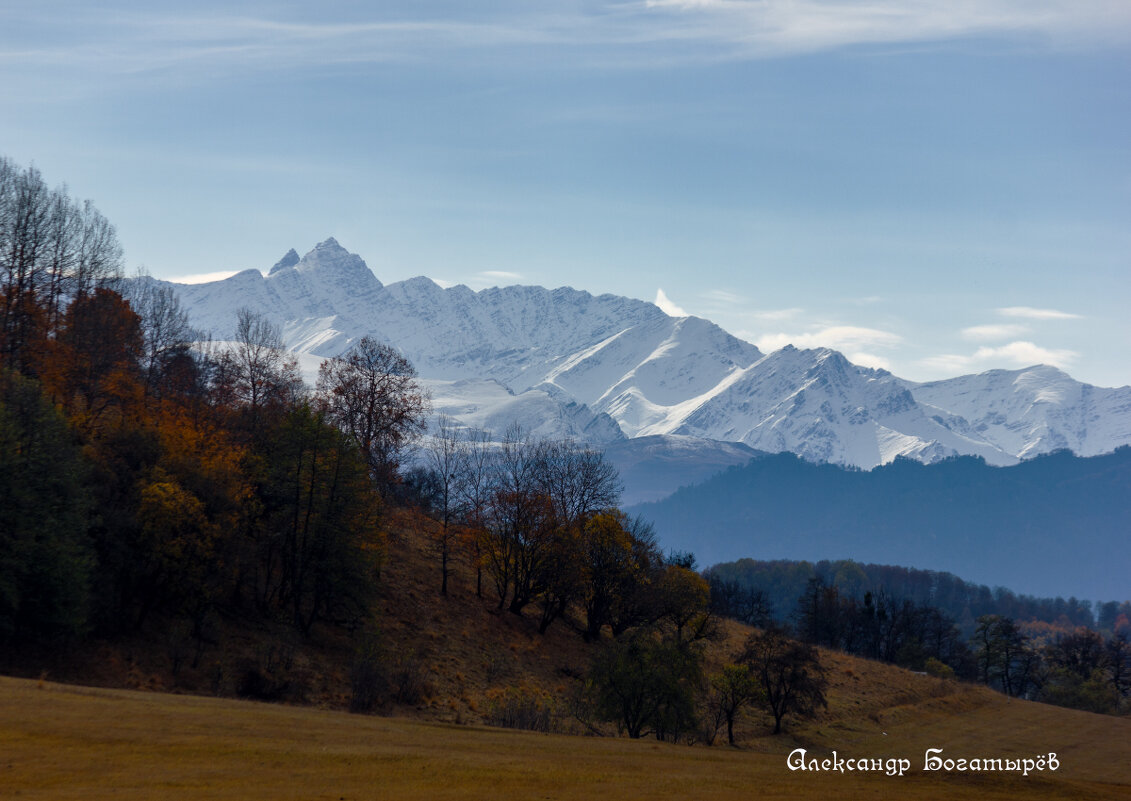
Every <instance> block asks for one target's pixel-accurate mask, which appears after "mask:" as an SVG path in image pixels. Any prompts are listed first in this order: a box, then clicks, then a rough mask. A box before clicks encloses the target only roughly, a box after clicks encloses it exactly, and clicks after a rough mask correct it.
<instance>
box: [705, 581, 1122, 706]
mask: <svg viewBox="0 0 1131 801" xmlns="http://www.w3.org/2000/svg"><path fill="white" fill-rule="evenodd" d="M736 576H737V577H736ZM806 576H807V578H805V577H806ZM758 577H763V578H762V579H761V580H763V581H765V584H764V585H762V586H766V587H769V588H770V590H769V591H767V590H764V589H760V588H756V586H757V585H754V584H752V583H747V582H755V581H758V580H759V578H758ZM826 577H830V578H826ZM707 578H708V581H709V583H710V585H711V587H712V596H711V598H712V601H711V602H712V605H713V608H714V609H715V610H716V612H717V613H718V614H720V615H724V616H728V617H735V618H737V619H741V620H745V621H747V622H754V620H755V618H760V619H762V620H772V617H773V616H772V614H771V612H772V610H773V609H774V604H773V603H772V601H771V600H770V597H771V593H774V595H775V597H780V596H781V594H782V593H783V592H788V591H789V590H788V589H787V588H789V587H790V586H791V585H792V584H793V582H797V581H799V580H800V579H802V578H804V585H803V588H802V589H801V591H800V592H799V594H798V595H797V596H796V599H795V600H794V601H793V602H792V603H788V604H782V605H781V606H779V607H778V608H782V607H784V608H785V609H790V610H792V611H791V612H790V613H789V616H790V619H791V620H792V621H793V622H794V624H795V626H796V632H797V636H798V637H799V638H800V639H801V640H803V641H804V642H807V643H811V644H814V645H819V646H822V647H826V648H834V649H838V650H842V651H845V652H847V653H851V654H855V655H859V656H864V657H867V658H870V659H876V660H880V661H884V662H890V663H893V664H897V665H900V666H902V667H906V668H910V669H913V670H922V671H925V672H927V673H930V674H932V675H936V676H940V677H958V678H963V679H967V680H972V681H980V682H982V683H985V684H987V685H990V686H992V687H995V688H996V689H998V690H1000V691H1001V692H1004V693H1006V694H1008V695H1013V696H1017V697H1023V698H1029V699H1032V700H1040V701H1046V702H1048V703H1054V704H1058V705H1061V706H1071V707H1074V708H1079V709H1087V710H1089V711H1095V712H1120V711H1125V710H1126V709H1128V707H1129V706H1131V701H1129V700H1128V699H1129V695H1131V667H1129V666H1131V647H1129V645H1128V638H1129V636H1131V623H1129V617H1128V614H1127V613H1128V612H1129V611H1131V609H1128V606H1129V605H1128V604H1126V603H1124V604H1116V603H1111V604H1101V605H1099V610H1100V616H1099V617H1100V620H1101V621H1103V622H1104V624H1106V625H1107V626H1108V628H1106V636H1105V633H1102V632H1098V631H1095V630H1093V629H1091V628H1089V627H1088V626H1087V625H1081V624H1078V623H1076V622H1075V621H1076V620H1086V621H1088V622H1089V623H1091V621H1092V619H1093V618H1092V609H1091V605H1090V604H1087V603H1086V602H1084V603H1081V602H1077V601H1076V600H1075V599H1070V600H1069V602H1064V601H1063V600H1062V599H1056V600H1054V601H1049V600H1041V599H1032V598H1025V597H1021V598H1018V597H1017V596H1014V595H1013V594H1012V593H1009V592H1008V591H1005V590H998V591H996V592H995V593H992V594H991V593H989V591H988V590H987V589H986V588H985V587H976V586H975V585H970V584H966V583H965V582H961V581H960V580H958V579H956V578H955V577H954V576H950V575H949V574H945V573H933V572H931V571H916V570H908V569H906V568H894V567H886V566H878V565H860V564H857V563H854V562H819V563H817V565H810V564H809V563H805V562H755V561H754V560H740V561H739V562H735V563H730V564H726V565H716V566H715V567H713V568H711V569H710V570H708V571H707ZM888 578H890V579H891V584H892V585H893V586H895V587H899V588H903V589H904V590H907V589H910V590H911V591H913V592H917V593H918V594H919V595H920V597H926V598H942V599H949V600H950V602H951V603H954V602H955V601H956V600H957V601H960V602H961V603H962V604H963V606H962V613H963V616H964V617H966V616H969V615H970V614H971V605H972V604H979V603H983V604H985V606H984V607H983V606H977V605H975V606H974V608H975V609H978V610H979V611H982V610H983V609H984V608H985V607H989V608H990V609H995V608H1005V609H1019V610H1022V612H1029V613H1030V614H1032V613H1034V612H1041V611H1043V612H1044V613H1045V614H1046V615H1047V616H1048V617H1050V618H1051V622H1050V621H1044V620H1041V619H1039V618H1036V617H1035V616H1034V617H1031V618H1030V619H1029V620H1027V621H1025V622H1019V621H1018V620H1017V619H1016V618H1014V617H1012V616H1010V615H1006V614H999V613H996V612H986V613H983V614H980V615H979V617H978V618H977V619H976V620H975V621H974V622H973V626H972V628H971V630H970V631H969V632H963V631H962V629H961V627H960V626H959V625H958V624H957V623H956V621H955V620H954V618H953V617H951V615H950V614H948V613H947V611H945V610H944V609H941V608H939V607H937V606H935V605H932V604H931V603H929V602H927V601H919V600H914V599H912V598H907V597H899V596H898V595H896V594H895V593H894V592H891V591H890V590H889V587H888V586H887V585H885V583H884V582H885V580H886V579H888ZM857 593H859V594H857ZM1053 613H1056V614H1055V616H1053ZM771 625H772V624H771Z"/></svg>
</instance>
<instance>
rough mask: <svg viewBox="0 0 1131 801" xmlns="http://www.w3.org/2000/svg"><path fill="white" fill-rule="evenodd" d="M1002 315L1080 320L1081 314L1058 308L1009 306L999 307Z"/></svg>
mask: <svg viewBox="0 0 1131 801" xmlns="http://www.w3.org/2000/svg"><path fill="white" fill-rule="evenodd" d="M997 313H998V314H1000V315H1001V316H1002V317H1022V318H1025V319H1026V320H1078V319H1080V315H1079V314H1072V313H1070V312H1063V311H1057V310H1056V309H1034V308H1032V307H1031V306H1007V307H1005V308H1003V309H998V310H997Z"/></svg>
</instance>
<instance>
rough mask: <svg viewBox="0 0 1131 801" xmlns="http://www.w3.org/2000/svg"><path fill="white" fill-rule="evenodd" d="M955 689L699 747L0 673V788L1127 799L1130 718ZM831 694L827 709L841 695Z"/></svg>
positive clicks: (169, 794)
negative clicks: (817, 764) (1044, 760)
mask: <svg viewBox="0 0 1131 801" xmlns="http://www.w3.org/2000/svg"><path fill="white" fill-rule="evenodd" d="M877 667H881V666H877ZM950 686H951V692H949V693H942V692H935V693H926V694H921V695H920V696H919V697H916V698H913V697H911V696H908V698H907V701H908V702H907V703H903V704H894V705H887V706H885V707H884V708H883V709H872V710H871V711H868V712H866V713H865V714H863V715H861V716H857V715H851V714H847V713H846V714H842V715H837V714H829V715H826V716H823V717H822V718H821V719H818V720H817V721H814V722H812V723H810V724H807V725H806V726H803V727H798V728H796V729H795V730H793V731H792V732H791V733H790V734H788V735H785V736H781V737H765V736H763V737H755V738H749V739H747V740H745V741H744V743H743V744H742V746H741V747H739V748H730V747H727V746H719V745H716V746H714V747H711V748H707V747H704V746H683V745H671V744H667V743H658V742H655V741H652V740H640V741H630V740H627V739H618V738H598V737H576V736H564V735H539V734H529V733H524V732H515V731H509V730H501V729H489V728H482V727H470V726H456V725H451V724H444V723H436V722H424V721H416V720H407V719H402V718H383V717H370V716H358V715H350V714H347V713H343V712H338V711H330V710H323V709H317V708H313V707H294V706H281V705H271V704H257V703H251V702H244V701H233V700H227V699H216V698H204V697H197V696H185V695H170V694H160V693H147V692H140V691H129V690H111V689H92V688H84V687H75V686H68V685H60V684H54V683H50V682H36V681H34V680H26V679H11V678H0V798H20V799H52V800H53V801H54V800H55V799H58V800H59V801H63V799H83V800H84V801H94V800H95V799H109V798H114V799H133V798H137V799H154V798H184V799H196V798H199V799H270V800H271V801H283V800H284V799H296V800H297V799H338V801H341V800H342V799H399V798H429V799H455V798H490V799H494V800H495V801H506V800H507V799H533V798H539V799H573V798H584V799H593V798H601V797H617V798H651V799H667V798H703V799H731V798H734V799H748V798H805V797H814V798H818V797H820V798H827V797H830V796H835V797H836V798H838V799H854V798H893V797H900V798H925V799H926V798H930V799H965V798H969V799H997V798H1027V799H1044V798H1049V799H1052V798H1059V799H1093V798H1094V799H1101V798H1131V721H1129V720H1127V719H1120V718H1113V717H1105V716H1099V715H1092V714H1087V713H1083V712H1075V711H1071V710H1065V709H1060V708H1056V707H1051V706H1046V705H1042V704H1034V703H1028V702H1023V701H1017V700H1009V699H1006V698H1004V697H1002V696H998V695H996V694H994V693H991V692H989V691H987V690H984V689H981V688H975V687H969V686H966V685H956V684H953V683H950ZM838 692H839V693H840V696H839V702H838V701H837V700H836V697H834V699H831V700H832V706H833V708H835V707H836V706H838V705H843V704H844V703H845V702H846V701H847V700H848V699H847V697H846V694H845V691H844V690H843V689H841V690H838ZM799 746H803V747H806V748H808V749H809V750H810V752H811V753H813V754H818V755H821V756H824V755H826V754H827V752H828V751H830V750H832V749H834V748H835V749H837V750H838V752H839V753H840V754H841V756H866V757H886V756H905V757H908V758H909V759H911V761H912V768H911V770H910V772H909V773H908V774H907V775H905V776H902V777H898V776H890V777H889V776H886V775H882V774H852V773H848V774H838V773H812V772H806V773H802V772H791V771H790V770H788V769H787V767H786V755H787V754H788V752H789V751H790V750H792V749H793V748H796V747H799ZM928 747H937V748H943V749H945V756H948V757H949V756H953V757H958V756H967V757H978V756H984V757H997V756H1035V755H1038V754H1043V753H1047V752H1048V751H1055V752H1056V753H1057V754H1058V756H1059V759H1060V769H1059V771H1057V772H1056V773H1048V772H1045V773H1044V774H1039V775H1034V774H1031V775H1030V776H1028V777H1022V776H1020V775H1017V774H981V775H979V774H971V773H965V774H960V773H955V774H949V775H947V774H939V773H932V774H925V773H923V772H922V760H923V752H924V750H925V749H926V748H928Z"/></svg>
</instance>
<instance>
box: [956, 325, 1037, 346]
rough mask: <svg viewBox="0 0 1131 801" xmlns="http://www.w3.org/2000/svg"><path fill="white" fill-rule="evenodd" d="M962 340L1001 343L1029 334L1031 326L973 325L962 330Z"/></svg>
mask: <svg viewBox="0 0 1131 801" xmlns="http://www.w3.org/2000/svg"><path fill="white" fill-rule="evenodd" d="M961 333H962V338H963V339H968V340H971V341H973V342H999V341H1001V340H1003V339H1013V338H1015V337H1019V336H1021V335H1023V334H1027V333H1029V326H1027V325H1020V324H1018V323H1000V324H991V325H972V326H970V327H969V328H963V329H962V332H961Z"/></svg>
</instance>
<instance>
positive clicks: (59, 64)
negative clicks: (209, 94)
mask: <svg viewBox="0 0 1131 801" xmlns="http://www.w3.org/2000/svg"><path fill="white" fill-rule="evenodd" d="M27 5H28V6H29V9H28V10H27V11H26V12H25V13H24V14H23V15H22V16H21V14H20V13H19V12H9V14H8V16H9V17H12V18H14V21H16V22H23V21H26V20H34V19H35V18H36V14H37V12H35V11H34V8H31V6H33V4H27ZM319 12H320V14H321V18H320V19H319V20H317V21H315V20H311V19H294V18H291V19H284V18H281V17H278V16H251V15H247V14H237V13H230V12H228V11H227V9H226V8H224V7H217V8H216V9H208V8H207V7H205V8H203V9H202V10H200V11H199V12H197V13H191V12H187V13H186V12H183V11H181V12H177V13H162V12H161V11H160V10H146V11H136V10H134V9H132V8H131V9H128V10H121V9H118V10H115V9H113V8H103V7H102V6H101V5H100V6H99V8H98V9H97V13H96V12H95V11H94V10H91V9H90V8H89V7H86V6H83V5H79V4H76V5H74V6H73V7H72V8H71V13H57V14H55V15H54V22H53V24H54V26H55V29H54V30H53V33H52V36H50V37H49V38H47V39H45V40H44V41H39V42H37V43H36V44H34V45H26V44H23V43H22V41H16V40H13V41H8V42H4V41H3V37H2V35H0V63H4V62H7V63H9V64H13V65H21V66H23V67H29V68H37V67H38V68H44V67H56V68H69V69H74V68H83V69H89V70H93V71H95V72H97V73H99V74H105V73H113V74H120V75H128V74H136V73H150V72H154V71H166V70H173V71H176V72H178V73H183V72H185V71H190V70H192V71H195V72H197V73H198V74H201V75H206V76H207V75H213V76H219V75H223V74H227V73H228V70H229V69H230V68H231V67H235V66H238V67H241V68H244V69H251V70H264V69H266V70H280V71H284V70H293V69H300V68H303V67H308V66H311V65H348V64H371V63H387V62H424V61H430V60H431V61H435V60H436V59H437V58H443V59H455V58H458V57H459V56H460V54H466V53H471V54H476V53H482V52H483V51H484V50H492V51H495V52H505V51H507V50H515V51H516V52H519V53H520V54H525V55H526V56H528V54H529V52H530V49H531V48H535V47H536V48H538V50H539V56H540V58H542V59H546V58H552V57H553V56H554V55H555V54H556V55H559V56H561V57H562V58H561V61H560V62H559V63H560V64H562V65H584V64H592V63H601V64H603V65H605V66H611V65H615V64H621V65H623V66H625V67H632V68H637V67H642V66H649V65H652V64H656V65H665V66H668V65H670V64H671V63H672V61H673V59H675V60H683V61H718V60H720V59H724V60H725V59H730V60H743V59H762V58H772V57H777V56H788V55H795V54H799V53H812V52H819V51H823V50H829V49H837V48H844V47H851V46H857V45H869V44H880V45H896V44H898V45H906V44H913V43H919V42H938V41H951V40H960V39H965V38H971V37H984V36H987V35H1004V36H1024V37H1027V38H1029V39H1032V38H1034V37H1039V38H1040V39H1042V40H1047V41H1050V42H1054V43H1056V44H1058V45H1060V46H1065V45H1075V44H1079V45H1080V46H1087V45H1090V44H1092V43H1094V42H1096V41H1098V40H1115V41H1128V40H1131V4H1127V3H1111V2H1107V1H1106V0H1074V1H1072V2H1069V0H1036V2H1034V1H1033V0H1028V2H1025V1H1023V0H981V2H972V0H951V2H943V0H919V1H918V2H907V0H871V1H870V2H843V0H646V1H645V2H628V3H623V2H606V3H603V4H600V5H597V6H593V5H586V6H583V7H578V6H577V5H576V4H572V3H565V2H547V3H542V4H538V5H537V6H534V7H532V8H528V9H524V10H523V11H522V12H521V13H515V12H514V11H513V10H511V11H509V12H508V11H500V10H496V9H493V8H491V7H490V6H484V5H482V4H478V5H475V4H472V5H468V6H454V7H453V10H451V11H449V12H448V14H447V15H446V16H438V17H430V18H426V19H425V18H419V17H416V16H414V15H416V14H419V13H420V12H419V11H417V9H415V8H413V7H412V6H405V7H404V8H397V9H394V8H391V7H388V6H386V7H378V10H376V11H373V12H371V16H370V17H369V18H365V19H360V20H358V19H353V20H349V21H334V20H333V17H334V15H335V13H336V8H335V5H334V4H328V5H327V6H326V7H325V8H323V7H321V6H320V7H319ZM280 13H282V12H280ZM291 13H294V12H293V11H292V12H291ZM299 13H301V12H299ZM8 27H9V28H10V29H18V28H19V27H20V26H18V25H13V26H8ZM579 50H584V51H586V52H588V53H589V55H591V56H593V58H592V59H585V60H578V59H577V58H575V57H572V55H573V54H575V53H576V52H577V51H579ZM602 54H603V55H602Z"/></svg>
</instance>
